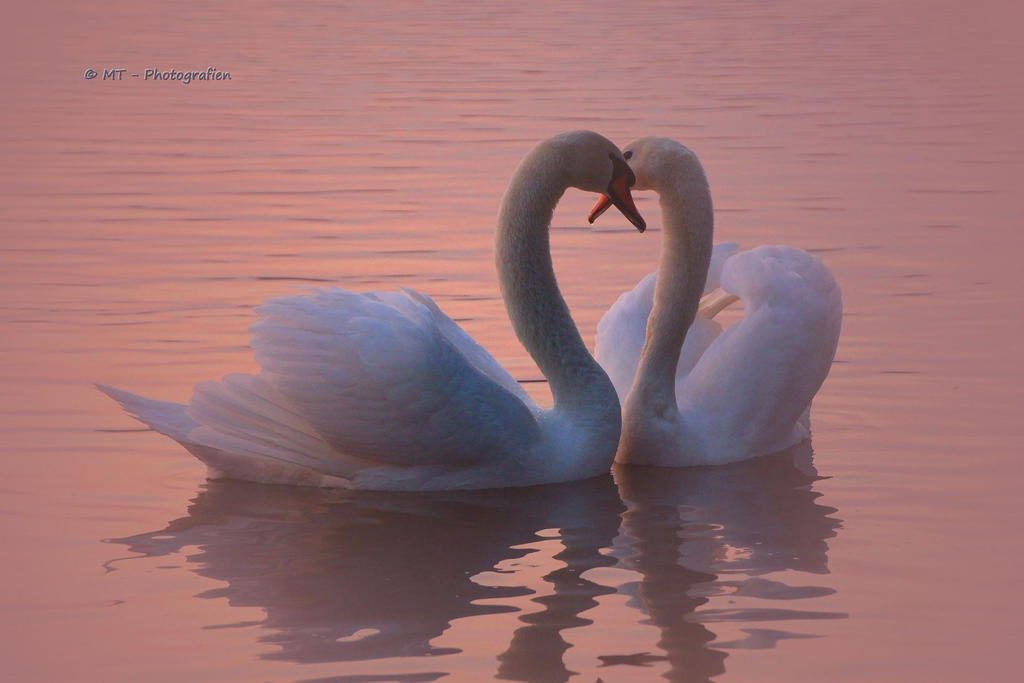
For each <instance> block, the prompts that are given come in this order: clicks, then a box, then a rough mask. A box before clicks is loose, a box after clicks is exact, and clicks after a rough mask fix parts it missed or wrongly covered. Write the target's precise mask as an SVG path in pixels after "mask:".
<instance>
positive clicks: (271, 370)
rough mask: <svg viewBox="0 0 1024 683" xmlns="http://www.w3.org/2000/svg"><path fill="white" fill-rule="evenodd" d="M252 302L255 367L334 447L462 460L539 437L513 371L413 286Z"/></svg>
mask: <svg viewBox="0 0 1024 683" xmlns="http://www.w3.org/2000/svg"><path fill="white" fill-rule="evenodd" d="M257 312H258V313H259V314H260V320H259V321H258V322H256V323H255V324H254V325H253V327H252V332H253V339H252V346H253V348H254V349H255V352H256V360H257V362H258V363H259V364H260V366H261V368H262V372H261V374H260V377H261V378H262V379H264V380H266V382H267V383H268V384H269V385H271V386H272V387H273V388H274V389H275V390H276V391H278V392H280V394H281V395H283V396H284V397H285V398H286V399H287V400H288V401H289V402H290V404H291V405H293V406H295V409H296V411H297V412H298V413H299V414H300V415H301V416H302V417H303V419H305V420H306V421H308V423H309V424H310V425H311V426H312V428H313V429H314V430H315V432H316V434H317V435H319V437H320V438H322V439H323V440H324V441H325V442H326V443H327V444H329V445H330V446H331V447H332V448H333V449H335V450H336V451H338V452H340V453H342V454H344V455H346V456H349V457H354V458H360V459H364V460H368V461H373V462H374V463H378V464H383V465H462V466H464V465H469V464H474V463H478V462H484V461H486V460H487V459H490V458H496V457H500V458H516V457H518V456H519V455H520V454H523V453H524V452H525V450H526V449H527V447H528V446H529V445H530V444H531V443H533V442H534V441H535V440H536V439H537V438H538V437H539V428H538V425H537V421H536V419H535V418H534V415H533V413H532V412H531V410H530V408H529V407H528V406H527V404H526V402H524V400H523V398H522V396H521V395H519V394H517V393H516V392H515V390H514V387H513V386H512V385H513V384H515V381H514V380H513V379H512V378H511V377H510V376H508V374H507V373H505V372H504V371H502V373H501V374H499V373H496V372H495V370H494V368H495V367H497V365H498V364H497V361H495V360H494V359H493V358H491V357H489V354H487V353H486V351H484V350H483V349H482V348H480V347H479V346H478V345H476V344H475V342H474V343H473V346H472V347H471V346H470V345H469V344H467V343H466V338H465V337H466V336H465V333H464V332H462V331H461V330H457V331H456V329H457V325H456V324H455V323H454V321H452V320H451V319H450V318H448V317H447V316H445V315H444V314H443V313H441V312H440V310H439V309H438V308H437V306H436V305H434V303H433V302H432V301H430V300H429V299H428V298H427V297H425V296H422V295H419V294H415V293H412V292H408V291H407V292H404V293H401V294H396V293H369V294H357V293H353V292H348V291H345V290H342V289H322V290H316V291H314V292H313V293H310V294H304V295H299V296H291V297H284V298H278V299H271V300H269V301H267V302H266V303H265V304H263V305H262V306H260V307H259V308H258V309H257ZM453 339H454V340H455V341H453ZM464 349H467V350H468V351H466V350H464ZM502 374H503V376H502ZM495 375H497V376H498V379H496V378H495ZM520 391H521V390H520Z"/></svg>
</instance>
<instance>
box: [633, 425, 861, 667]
mask: <svg viewBox="0 0 1024 683" xmlns="http://www.w3.org/2000/svg"><path fill="white" fill-rule="evenodd" d="M818 478H819V477H818V476H817V472H816V470H815V469H814V465H813V463H812V452H811V448H810V443H809V442H805V443H804V444H800V445H798V446H796V447H794V448H792V449H790V450H788V451H785V452H783V453H779V454H776V455H773V456H768V457H764V458H757V459H755V460H752V461H749V462H744V463H737V464H735V465H727V466H722V467H700V468H685V469H684V468H658V467H618V468H617V469H616V470H615V480H616V482H617V483H618V485H619V493H620V495H621V496H622V500H623V501H624V502H625V503H626V506H627V508H628V509H627V511H626V512H625V513H624V514H623V516H622V525H621V527H620V530H619V536H618V538H617V539H616V541H615V554H616V556H618V557H619V558H621V562H622V565H623V566H625V567H627V568H629V569H633V570H634V571H636V572H638V573H639V574H640V575H641V577H642V578H640V579H639V581H637V582H634V583H632V584H627V585H624V586H622V587H620V591H622V592H625V593H628V594H629V595H631V596H632V601H631V604H632V606H634V607H636V608H637V609H640V610H641V611H643V612H644V613H645V614H646V615H647V616H648V618H649V622H650V623H651V624H653V625H654V626H657V627H658V628H659V629H660V631H661V640H660V641H659V642H658V647H659V648H661V650H663V651H664V653H665V655H666V656H667V658H668V660H669V663H670V666H671V669H670V672H669V674H668V675H667V677H668V678H669V679H670V680H673V681H706V680H709V679H710V678H711V677H712V676H715V675H718V674H720V673H723V672H724V671H725V667H724V659H725V657H726V654H725V653H724V652H721V651H720V650H715V649H711V648H710V647H709V643H710V642H711V641H713V640H714V639H715V637H716V636H715V633H714V632H713V631H712V630H710V629H709V628H708V626H707V625H708V624H710V623H714V622H722V621H731V622H741V623H754V624H756V623H759V622H764V621H778V620H785V619H832V618H843V617H845V616H846V615H845V614H842V613H834V612H809V611H803V610H795V609H779V608H775V607H761V606H753V607H749V608H735V609H703V610H700V611H699V612H697V611H696V610H698V608H699V607H701V606H702V605H704V604H705V603H707V602H708V601H709V599H710V598H712V597H715V596H726V595H731V596H734V597H736V596H742V597H743V598H754V599H761V600H771V601H775V600H793V599H799V598H812V597H817V596H821V595H829V594H831V593H833V592H834V591H832V590H831V589H829V588H824V587H814V586H803V587H795V586H788V585H786V584H784V583H782V582H780V581H775V580H769V579H765V578H760V577H761V576H762V575H764V574H768V573H770V572H778V571H782V570H787V569H795V570H800V571H804V572H813V573H817V574H826V573H828V558H827V554H826V553H827V551H828V546H827V544H826V542H825V541H826V539H828V538H831V537H832V536H834V535H835V530H836V529H837V528H838V526H839V522H838V521H837V520H836V519H834V518H831V517H829V516H828V515H830V514H831V513H834V512H835V511H836V510H835V509H834V508H830V507H825V506H822V505H818V504H817V503H816V502H815V500H816V499H817V498H818V497H819V496H820V495H821V494H819V493H815V492H814V491H813V490H812V484H813V482H814V481H815V480H817V479H818ZM743 630H744V632H745V633H747V634H748V636H749V637H748V638H747V639H745V640H742V641H737V642H732V643H717V644H716V645H717V647H719V648H723V649H728V648H739V647H745V648H750V647H773V646H774V644H775V642H777V641H778V640H781V639H783V638H791V637H801V636H800V635H799V634H793V633H787V632H784V631H779V630H775V629H759V628H747V629H743Z"/></svg>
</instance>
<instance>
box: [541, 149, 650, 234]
mask: <svg viewBox="0 0 1024 683" xmlns="http://www.w3.org/2000/svg"><path fill="white" fill-rule="evenodd" d="M543 144H544V145H546V146H547V145H549V146H551V147H552V148H554V149H557V150H559V151H560V152H561V157H562V167H563V168H564V169H565V172H566V178H565V181H566V184H567V185H568V186H569V187H575V188H578V189H581V190H585V191H587V192H597V193H600V194H601V195H602V197H603V198H604V199H605V201H607V202H608V205H609V206H611V205H614V206H615V208H617V209H618V210H619V211H621V212H622V215H623V216H625V217H626V218H627V219H628V220H629V222H630V223H632V224H633V225H634V226H636V229H637V230H639V231H640V232H643V231H644V230H645V229H646V228H647V223H646V222H645V221H644V219H643V217H642V216H641V215H640V212H639V211H637V208H636V204H634V203H633V196H632V195H631V194H630V188H631V187H633V184H634V183H635V182H636V177H635V176H634V175H633V171H632V169H630V167H629V164H627V163H626V160H625V158H624V157H623V156H622V152H621V151H620V150H619V148H618V147H616V146H615V145H614V144H613V143H612V142H611V140H608V139H607V138H605V137H603V136H601V135H598V134H597V133H594V132H592V131H589V130H578V131H572V132H570V133H562V134H561V135H556V136H555V137H553V138H551V139H550V140H548V141H547V142H546V143H543Z"/></svg>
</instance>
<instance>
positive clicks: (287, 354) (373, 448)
mask: <svg viewBox="0 0 1024 683" xmlns="http://www.w3.org/2000/svg"><path fill="white" fill-rule="evenodd" d="M634 181H635V178H634V176H633V173H632V171H631V170H630V168H629V166H628V165H627V164H626V162H625V161H624V159H623V157H622V153H621V151H620V150H619V149H618V148H617V147H616V146H615V145H613V144H612V143H611V142H610V141H608V140H607V139H605V138H604V137H602V136H600V135H598V134H597V133H592V132H589V131H574V132H569V133H563V134H560V135H556V136H555V137H553V138H550V139H548V140H545V141H543V142H541V143H539V144H538V145H537V146H536V147H534V149H533V150H532V151H530V152H529V153H528V154H527V155H526V157H525V158H524V159H523V160H522V162H521V163H520V164H519V167H518V168H517V169H516V171H515V174H514V176H513V178H512V180H511V181H510V183H509V186H508V188H507V190H506V192H505V196H504V198H503V200H502V204H501V209H500V211H499V216H498V224H497V237H496V248H495V259H496V262H497V268H498V272H499V280H500V285H501V291H502V296H503V298H504V300H505V305H506V307H507V309H508V312H509V317H510V318H511V321H512V325H513V327H514V329H515V332H516V334H517V336H518V337H519V339H520V341H521V342H522V343H523V345H524V346H525V347H526V349H527V350H528V351H529V353H530V355H531V356H532V357H533V358H534V360H535V361H536V362H537V365H538V366H539V367H540V369H541V371H542V372H543V373H544V375H545V376H546V377H547V378H548V381H549V383H550V386H551V390H552V394H553V396H554V407H553V408H552V409H550V410H544V409H541V408H540V407H538V406H537V405H536V404H535V403H534V402H533V401H532V400H531V399H530V398H529V397H528V396H527V394H526V392H525V391H524V390H523V389H522V388H521V387H520V385H519V384H518V382H516V380H515V379H514V378H513V377H512V376H511V375H510V374H509V373H508V372H507V371H506V370H505V369H504V368H502V367H501V365H500V364H499V363H498V361H497V360H495V359H494V357H493V356H491V355H490V354H489V353H488V352H487V351H485V350H484V349H483V347H481V346H480V345H479V344H477V343H476V342H475V341H474V340H473V339H472V338H471V337H470V336H469V335H468V334H466V332H464V331H463V330H462V329H461V328H460V327H459V326H458V325H457V324H456V323H455V322H454V321H453V320H452V319H451V318H450V317H448V316H447V315H445V314H444V313H442V312H441V310H440V309H439V308H438V307H437V305H436V304H435V303H434V302H433V301H432V300H431V299H430V298H429V297H427V296H425V295H423V294H420V293H418V292H415V291H412V290H409V289H402V290H400V291H397V292H366V293H356V292H350V291H347V290H344V289H340V288H325V289H319V290H314V291H313V292H311V293H308V294H300V295H295V296H288V297H282V298H275V299H269V300H267V301H266V302H264V303H263V305H261V306H259V307H258V308H257V309H256V311H257V313H258V315H259V319H258V320H257V322H255V323H254V324H253V325H252V327H251V332H252V347H253V349H254V352H255V357H256V361H257V363H258V364H259V366H260V372H259V373H258V374H232V375H228V376H226V377H224V378H223V379H222V380H221V381H219V382H204V383H201V384H199V385H197V386H196V387H195V390H194V393H193V395H192V398H191V400H190V401H189V403H188V405H187V406H186V405H182V404H177V403H169V402H165V401H156V400H152V399H148V398H144V397H142V396H137V395H135V394H131V393H129V392H126V391H123V390H120V389H115V388H113V387H108V386H102V385H99V386H98V388H99V389H100V390H101V391H103V392H105V393H106V394H107V395H109V396H110V397H112V398H113V399H115V400H116V401H118V402H120V403H121V405H122V407H123V408H124V409H125V410H126V411H127V412H129V413H130V414H132V415H133V416H134V417H136V418H137V419H139V420H140V421H142V422H143V423H145V424H147V425H149V426H150V427H152V428H153V429H154V430H156V431H158V432H160V433H162V434H165V435H167V436H169V437H171V438H172V439H175V440H176V441H178V442H179V443H181V444H182V445H183V446H184V447H185V448H186V449H187V450H188V451H189V452H191V453H192V454H193V455H195V456H196V457H197V458H199V459H200V460H202V461H203V462H204V463H206V464H207V465H208V467H209V468H210V476H211V478H219V477H227V478H234V479H247V480H251V481H257V482H263V483H276V484H305V485H314V486H328V487H338V488H355V489H376V490H412V491H419V490H448V489H482V488H496V487H509V486H526V485H532V484H541V483H552V482H563V481H571V480H575V479H583V478H587V477H592V476H596V475H600V474H605V473H607V471H608V469H609V467H610V466H611V463H612V460H613V459H614V457H615V449H616V444H617V443H618V440H619V432H620V428H621V421H620V412H619V401H618V397H617V395H616V393H615V388H614V386H613V385H612V383H611V381H610V380H609V379H608V376H607V375H606V374H605V372H604V370H602V369H601V367H600V366H599V365H598V364H597V362H596V361H595V360H594V359H593V357H592V356H591V355H590V353H589V352H588V351H587V348H586V346H585V345H584V344H583V340H582V339H581V337H580V334H579V332H578V331H577V329H576V325H575V324H574V323H573V320H572V318H571V317H570V315H569V309H568V307H567V306H566V304H565V301H564V299H563V298H562V295H561V293H560V291H559V289H558V285H557V283H556V280H555V274H554V271H553V268H552V261H551V252H550V248H549V235H548V232H549V226H550V223H551V218H552V214H553V212H554V208H555V205H556V204H557V203H558V201H559V199H560V198H561V196H562V194H564V192H565V191H566V190H567V189H568V188H569V187H576V188H579V189H582V190H587V191H590V192H596V193H603V194H604V196H607V197H610V201H613V202H614V203H615V205H616V206H617V207H618V208H619V209H620V210H621V211H622V212H623V214H624V215H625V216H626V217H627V218H628V219H629V220H630V221H631V222H632V223H633V224H634V225H636V227H637V228H638V229H641V230H642V229H643V228H644V221H643V218H642V217H641V216H640V214H639V213H638V212H637V210H636V206H635V205H634V203H633V200H632V198H631V196H630V191H629V188H630V186H631V185H632V184H633V182H634Z"/></svg>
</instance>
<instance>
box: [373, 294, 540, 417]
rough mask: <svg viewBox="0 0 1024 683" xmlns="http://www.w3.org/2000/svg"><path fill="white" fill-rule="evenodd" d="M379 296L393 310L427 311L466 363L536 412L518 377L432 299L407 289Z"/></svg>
mask: <svg viewBox="0 0 1024 683" xmlns="http://www.w3.org/2000/svg"><path fill="white" fill-rule="evenodd" d="M376 295H377V296H378V297H386V300H387V302H388V303H390V304H391V305H393V306H396V307H404V308H405V310H407V311H409V313H410V314H412V311H413V307H415V306H417V305H419V306H423V307H424V308H426V309H427V310H428V311H430V314H431V315H432V317H433V322H434V324H435V325H437V329H438V331H439V332H440V333H441V334H443V335H444V337H445V339H447V340H448V341H449V342H451V343H452V344H454V345H455V347H456V348H457V349H458V350H459V351H461V352H462V355H463V356H465V357H466V360H467V361H468V362H469V363H470V364H471V365H472V366H473V367H474V368H476V369H477V370H479V371H480V372H482V373H484V374H485V375H487V376H488V377H490V378H491V379H492V380H494V381H495V382H497V383H498V384H499V385H501V386H502V387H504V388H505V389H507V390H508V391H510V392H512V393H513V394H515V395H516V396H518V397H519V398H520V399H522V400H523V402H524V403H526V405H527V406H528V407H530V408H536V404H535V403H534V402H533V400H532V399H531V398H530V395H529V394H527V393H526V390H525V389H523V386H522V385H521V384H520V383H519V382H517V381H516V379H515V377H513V376H512V375H510V374H509V372H508V370H506V369H505V368H503V367H502V366H501V363H499V362H498V361H497V359H495V358H494V356H492V355H491V354H490V352H488V351H487V349H485V348H484V347H482V346H480V344H478V343H477V341H476V340H475V339H473V338H472V337H471V336H469V335H468V334H466V331H465V330H464V329H462V328H461V327H459V325H458V324H457V323H456V322H455V321H454V320H452V319H451V318H450V317H449V316H448V314H446V313H445V312H444V311H442V310H441V309H440V308H439V307H438V305H437V304H436V303H434V300H433V299H431V298H430V297H429V296H427V295H425V294H420V293H419V292H417V291H415V290H412V289H407V288H405V287H401V288H400V291H399V292H378V293H376Z"/></svg>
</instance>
